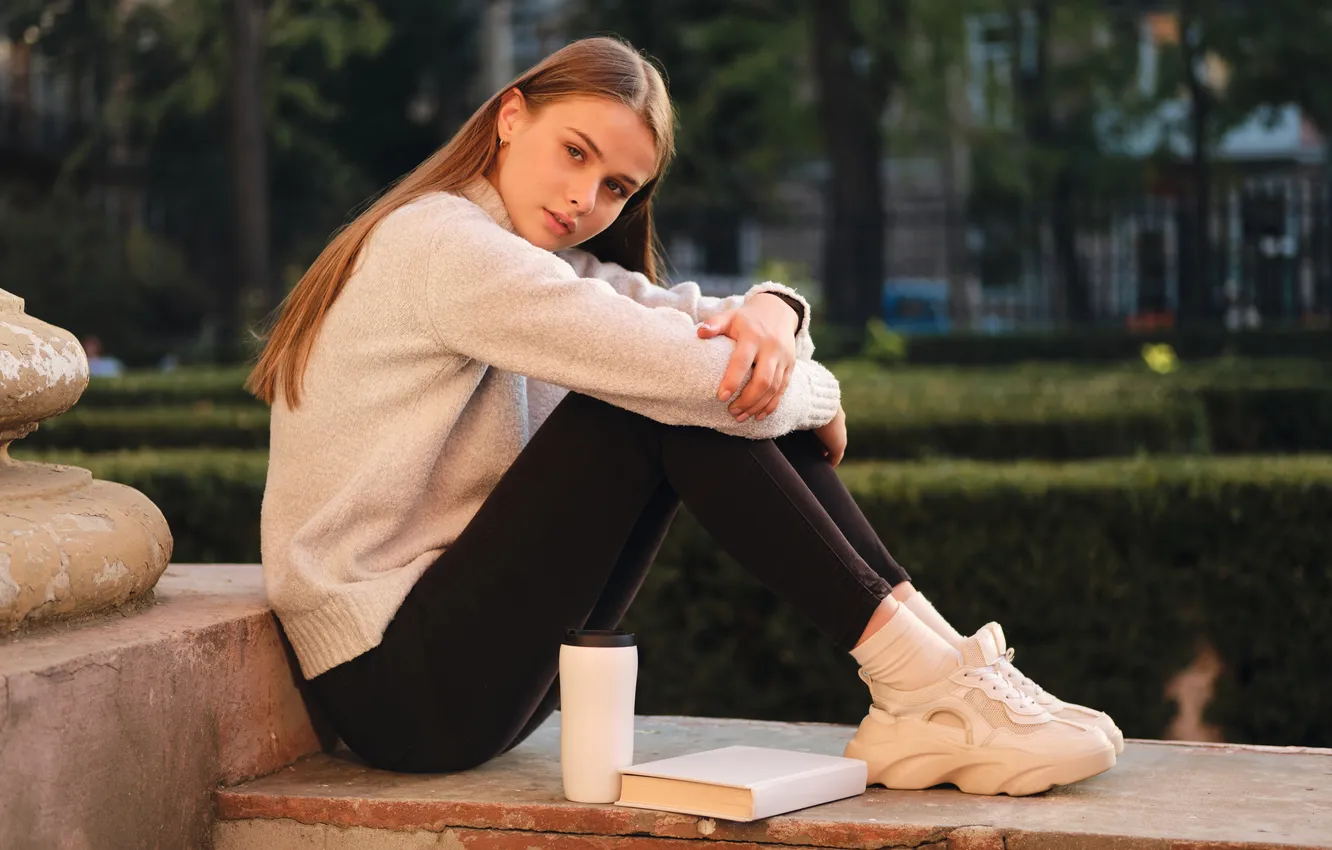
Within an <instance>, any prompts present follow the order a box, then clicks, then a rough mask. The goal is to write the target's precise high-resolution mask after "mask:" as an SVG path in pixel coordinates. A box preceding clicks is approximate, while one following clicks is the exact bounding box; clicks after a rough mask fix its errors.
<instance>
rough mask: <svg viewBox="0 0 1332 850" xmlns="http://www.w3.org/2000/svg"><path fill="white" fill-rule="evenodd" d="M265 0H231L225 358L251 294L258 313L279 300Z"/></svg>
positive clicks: (222, 309)
mask: <svg viewBox="0 0 1332 850" xmlns="http://www.w3.org/2000/svg"><path fill="white" fill-rule="evenodd" d="M263 4H264V0H232V2H231V9H232V19H231V23H232V28H231V164H232V187H233V210H232V212H233V219H232V221H233V228H234V238H235V242H234V245H235V248H234V252H233V258H234V262H235V271H236V273H235V274H234V275H232V276H231V279H230V281H229V282H228V284H227V285H226V286H225V287H224V288H223V291H222V292H220V293H219V301H220V303H219V316H220V319H221V321H220V328H219V330H220V334H219V338H218V344H219V347H220V349H221V352H220V353H221V354H222V356H223V357H226V358H229V357H231V356H235V355H236V354H238V353H241V352H240V347H241V344H242V332H243V326H244V324H245V322H246V321H247V319H248V318H249V316H248V313H249V311H248V310H247V309H246V307H247V302H248V301H249V300H250V299H253V303H254V304H255V306H256V307H257V308H258V310H257V312H258V313H259V314H260V315H264V314H267V313H268V312H269V311H270V310H271V309H272V308H273V307H275V306H276V305H277V303H278V302H279V301H280V300H281V293H279V292H275V291H270V275H269V242H268V239H269V232H268V156H267V149H266V143H265V137H264V102H263V61H264V59H263V44H264V5H263Z"/></svg>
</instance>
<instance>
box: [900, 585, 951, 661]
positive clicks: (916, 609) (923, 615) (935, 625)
mask: <svg viewBox="0 0 1332 850" xmlns="http://www.w3.org/2000/svg"><path fill="white" fill-rule="evenodd" d="M902 604H903V605H905V606H906V607H908V608H910V609H911V613H912V614H915V615H916V616H917V617H919V618H920V621H921V622H922V623H924V624H925V625H927V626H929V627H930V628H932V629H934V632H935V634H937V635H939V637H941V638H943V639H944V640H946V641H948V643H949V644H951V645H952V646H954V647H958V646H961V645H962V641H964V640H966V638H965V637H963V636H962V635H960V634H958V633H957V629H955V628H953V627H952V625H951V624H949V622H948V621H947V620H945V619H944V618H943V614H940V613H939V612H938V611H936V610H934V606H933V605H932V604H930V600H928V599H926V598H925V594H923V593H921V592H919V591H917V592H916V593H913V594H911V596H909V597H908V598H907V601H906V602H903V603H902Z"/></svg>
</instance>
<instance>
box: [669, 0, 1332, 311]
mask: <svg viewBox="0 0 1332 850" xmlns="http://www.w3.org/2000/svg"><path fill="white" fill-rule="evenodd" d="M1017 22H1018V24H1017V25H1018V26H1019V27H1020V28H1021V30H1020V31H1019V32H1017V33H1014V32H1013V30H1012V27H1013V23H1014V19H1013V18H1012V17H1010V16H1008V15H1006V14H993V15H979V16H975V17H973V18H971V19H970V20H969V21H968V23H967V27H966V32H967V44H966V51H965V52H966V55H967V59H968V61H967V71H968V73H967V75H966V78H965V80H964V83H963V85H962V86H961V87H960V88H959V89H958V90H956V91H955V92H954V93H953V98H952V102H951V103H950V104H949V107H948V109H949V112H950V114H951V115H952V116H953V118H952V120H954V121H956V127H957V131H956V132H955V134H954V137H953V139H952V141H951V144H949V145H947V146H946V149H945V150H942V151H940V152H939V153H937V154H933V155H929V156H901V155H897V156H893V157H890V158H889V159H888V160H886V161H885V162H884V164H883V169H882V173H881V175H880V177H881V179H882V180H884V182H885V185H886V189H887V191H886V197H887V210H886V213H887V219H888V223H887V231H886V233H885V243H886V244H885V252H886V278H887V279H888V280H899V281H922V280H923V281H930V280H933V281H941V282H945V283H947V284H948V285H949V287H950V288H951V289H952V290H953V291H954V293H955V297H954V303H955V305H956V304H958V303H961V304H964V305H965V307H964V312H966V313H967V314H969V315H967V316H965V317H962V318H964V319H965V320H968V321H969V322H970V324H971V325H972V326H975V327H991V328H995V329H1006V328H1018V327H1047V326H1051V325H1054V324H1057V323H1059V321H1060V314H1061V304H1060V294H1059V287H1058V286H1057V278H1058V274H1059V272H1058V264H1057V258H1056V256H1055V251H1054V249H1053V247H1052V241H1053V238H1052V234H1051V233H1050V232H1049V231H1048V225H1044V224H1042V223H1041V221H1040V215H1041V214H1042V211H1040V210H1035V211H1032V210H1021V209H1018V208H1016V207H1014V208H1012V209H1008V210H1002V211H999V212H997V213H995V214H993V215H988V216H980V217H978V216H977V213H976V211H975V209H974V208H973V206H972V200H973V198H972V190H973V185H972V184H973V175H971V174H970V173H969V164H970V162H971V160H972V150H971V149H970V146H969V142H968V141H967V140H968V138H970V137H971V136H972V135H973V133H972V131H973V130H975V129H978V128H981V129H984V128H997V129H1001V130H1002V129H1012V124H1013V116H1012V106H1011V105H1012V103H1013V97H1014V94H1013V91H1012V87H1013V81H1014V78H1015V71H1019V72H1020V71H1021V70H1022V68H1023V67H1024V66H1028V65H1031V64H1032V63H1034V61H1035V59H1034V56H1033V55H1032V53H1033V51H1034V50H1035V49H1036V46H1035V37H1034V34H1033V33H1032V32H1031V31H1030V28H1031V27H1034V26H1035V22H1034V20H1032V19H1030V18H1029V17H1023V16H1021V15H1019V16H1018V17H1017ZM1136 35H1137V39H1138V57H1139V61H1138V68H1139V79H1138V85H1139V86H1140V87H1141V88H1142V90H1143V92H1144V93H1147V92H1150V91H1153V90H1155V88H1156V86H1157V74H1158V73H1159V70H1158V69H1159V68H1160V66H1161V64H1162V55H1163V53H1164V52H1165V51H1168V50H1173V49H1177V48H1176V46H1175V45H1176V42H1177V39H1178V26H1177V23H1176V21H1175V18H1174V16H1173V15H1167V14H1161V13H1155V12H1152V13H1146V14H1144V15H1143V16H1142V17H1141V19H1140V21H1139V26H1138V27H1137V33H1136ZM1054 49H1056V50H1057V49H1060V47H1059V46H1058V45H1056V46H1055V47H1054ZM1205 73H1206V74H1207V75H1208V77H1209V82H1210V83H1211V84H1212V85H1215V86H1218V87H1223V86H1224V83H1225V78H1226V75H1227V69H1226V68H1224V67H1223V65H1222V64H1221V63H1219V62H1217V61H1216V60H1215V58H1214V57H1212V58H1209V60H1208V61H1207V62H1206V63H1205ZM1189 111H1190V105H1189V102H1188V100H1187V97H1186V96H1185V94H1184V93H1181V94H1180V96H1178V97H1176V98H1174V99H1169V100H1166V101H1165V102H1164V103H1162V104H1161V105H1160V107H1159V108H1158V109H1157V111H1156V112H1155V114H1153V115H1151V116H1149V117H1148V118H1147V119H1146V120H1145V121H1141V122H1135V124H1134V125H1133V130H1132V132H1129V133H1127V134H1125V133H1122V132H1120V133H1117V132H1116V128H1117V127H1118V122H1117V120H1116V119H1117V118H1119V116H1116V115H1112V114H1108V113H1107V114H1104V115H1102V116H1099V118H1098V123H1099V124H1100V125H1101V126H1102V127H1103V128H1104V131H1103V133H1102V136H1101V138H1100V139H1099V140H1098V144H1099V146H1100V148H1101V150H1102V152H1103V154H1105V155H1108V156H1109V157H1112V158H1114V157H1119V158H1123V159H1125V160H1129V161H1134V160H1137V161H1141V160H1145V159H1148V158H1152V159H1153V160H1154V161H1156V162H1158V163H1159V162H1161V161H1162V160H1164V161H1166V162H1167V163H1168V164H1167V166H1166V167H1165V168H1159V166H1158V171H1159V176H1158V177H1157V178H1156V179H1155V180H1154V181H1153V182H1152V183H1151V184H1149V185H1148V186H1147V187H1146V188H1145V191H1143V192H1141V193H1139V194H1137V195H1135V196H1134V197H1130V198H1123V197H1121V198H1109V197H1098V196H1094V195H1092V194H1090V193H1087V192H1082V193H1080V194H1079V195H1078V196H1077V197H1076V198H1075V206H1076V209H1077V212H1078V216H1079V219H1080V224H1079V228H1078V233H1077V237H1076V245H1077V253H1078V256H1079V258H1080V261H1081V263H1082V266H1083V273H1084V274H1085V278H1086V284H1087V288H1088V290H1089V297H1090V300H1091V307H1092V314H1093V317H1094V318H1095V319H1096V320H1097V321H1100V322H1102V323H1106V324H1119V325H1121V326H1123V325H1131V324H1133V323H1134V322H1138V321H1148V322H1150V321H1165V322H1169V321H1170V320H1171V319H1170V317H1171V316H1172V315H1173V313H1174V311H1175V310H1176V308H1177V305H1178V301H1179V296H1180V280H1181V276H1183V275H1188V274H1193V273H1194V272H1193V271H1192V269H1190V268H1188V266H1187V254H1188V252H1187V251H1186V250H1185V248H1186V244H1185V242H1186V234H1185V230H1186V229H1187V228H1186V227H1185V226H1184V225H1183V224H1182V222H1185V221H1186V219H1187V217H1188V216H1189V215H1191V214H1192V210H1191V209H1190V208H1189V205H1188V202H1187V193H1188V187H1189V186H1190V185H1191V183H1190V180H1191V177H1190V174H1189V161H1190V158H1191V156H1192V145H1191V141H1190V137H1189V134H1188V132H1187V127H1188V118H1189V114H1190V112H1189ZM1328 159H1329V152H1328V148H1327V142H1326V140H1324V139H1323V138H1322V137H1321V136H1320V135H1319V134H1318V132H1317V131H1316V130H1315V128H1314V126H1313V125H1312V123H1311V122H1310V121H1309V120H1308V119H1307V118H1305V116H1303V115H1302V114H1301V112H1300V110H1299V109H1298V108H1297V107H1295V106H1292V105H1288V104H1273V105H1272V107H1271V108H1269V109H1264V110H1261V111H1260V113H1258V114H1254V115H1252V116H1249V117H1248V119H1247V120H1245V121H1243V122H1242V123H1240V124H1238V125H1237V126H1235V127H1233V128H1231V129H1230V130H1229V131H1228V132H1226V133H1225V134H1224V135H1223V136H1222V138H1221V139H1220V140H1219V141H1218V142H1217V144H1216V146H1215V149H1214V151H1213V152H1212V156H1211V161H1212V162H1213V164H1214V169H1213V173H1214V178H1213V188H1212V200H1211V203H1210V217H1209V220H1208V221H1207V222H1206V227H1207V228H1208V232H1209V234H1210V239H1211V243H1212V246H1213V269H1212V271H1213V273H1214V274H1213V277H1214V279H1213V280H1211V281H1209V282H1208V290H1209V293H1211V295H1209V297H1210V298H1211V299H1212V300H1213V301H1215V302H1218V303H1216V304H1215V305H1214V306H1215V309H1216V311H1217V312H1218V313H1227V315H1228V320H1231V321H1240V322H1244V321H1247V322H1249V323H1252V322H1253V321H1254V317H1257V321H1265V322H1268V323H1271V322H1280V323H1299V322H1308V321H1318V320H1319V318H1318V317H1320V316H1321V317H1323V319H1324V320H1325V319H1326V317H1327V315H1328V314H1329V313H1332V239H1330V237H1332V223H1330V222H1329V216H1328V212H1329V209H1332V197H1330V196H1329V186H1328V183H1327V180H1326V174H1327V171H1326V168H1327V166H1326V163H1327V162H1328ZM826 173H827V166H826V163H817V162H816V163H811V164H809V165H808V166H806V167H805V168H803V169H801V170H800V172H799V173H796V174H793V175H791V177H790V179H789V180H788V181H786V182H785V184H784V185H783V187H782V189H781V192H780V197H781V203H780V204H779V206H780V207H782V208H785V209H792V210H800V211H801V212H800V214H799V215H798V216H797V217H790V216H786V217H784V218H781V219H779V218H777V217H768V218H765V219H764V220H763V221H757V222H756V221H746V222H739V223H737V225H736V227H737V229H738V230H739V232H740V233H741V234H742V236H741V238H739V239H738V240H737V242H738V244H741V245H745V246H749V248H748V250H743V251H742V254H741V257H740V258H739V265H740V267H741V274H740V275H739V276H738V277H739V278H741V279H742V280H737V281H734V282H729V283H728V282H726V281H719V282H718V285H717V286H715V287H714V288H715V289H718V290H721V289H726V288H732V289H733V288H736V287H738V286H739V285H740V284H741V283H743V281H744V280H747V279H748V278H749V277H752V276H754V275H756V274H757V272H758V261H759V258H762V259H764V260H777V261H781V262H784V263H788V264H794V265H796V266H797V267H802V268H806V269H810V270H812V271H813V272H814V273H815V274H817V269H818V268H819V266H820V263H821V254H820V252H821V246H822V231H823V228H824V227H825V226H826V224H825V221H826V219H825V215H824V211H823V206H824V199H823V195H822V191H821V186H822V183H823V180H824V175H826ZM1046 214H1047V215H1048V211H1046ZM687 247H688V246H686V248H687ZM684 256H685V257H686V258H688V257H690V256H691V255H690V253H689V251H688V250H686V251H685V252H684ZM686 269H687V271H690V272H692V273H694V274H695V275H697V276H700V277H707V274H706V271H707V270H706V269H701V268H693V269H689V268H688V267H687V264H686ZM1241 308H1242V316H1245V317H1247V318H1239V319H1236V318H1235V317H1236V316H1237V315H1241V314H1238V313H1236V312H1235V311H1236V310H1237V309H1241Z"/></svg>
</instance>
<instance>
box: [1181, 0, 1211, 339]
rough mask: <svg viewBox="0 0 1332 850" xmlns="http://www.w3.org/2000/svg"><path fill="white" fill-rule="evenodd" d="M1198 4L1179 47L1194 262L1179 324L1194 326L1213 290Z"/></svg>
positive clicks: (1188, 7) (1207, 108)
mask: <svg viewBox="0 0 1332 850" xmlns="http://www.w3.org/2000/svg"><path fill="white" fill-rule="evenodd" d="M1198 18H1199V15H1198V8H1197V3H1196V0H1184V3H1183V4H1182V7H1181V9H1180V15H1179V45H1180V50H1181V51H1182V53H1183V59H1184V78H1185V80H1186V81H1187V84H1188V89H1189V107H1190V109H1189V119H1190V120H1189V131H1190V136H1191V137H1192V141H1193V152H1192V158H1191V163H1190V166H1191V170H1192V172H1193V193H1192V200H1193V205H1192V206H1193V210H1192V215H1191V216H1190V218H1191V219H1192V222H1191V223H1192V228H1191V229H1192V239H1191V240H1190V242H1191V247H1192V252H1191V253H1192V259H1193V263H1192V266H1193V273H1192V274H1190V275H1185V276H1182V277H1181V278H1180V281H1179V323H1180V324H1191V323H1194V322H1198V321H1201V320H1203V319H1205V318H1207V312H1208V299H1209V296H1210V294H1211V290H1212V273H1211V270H1212V233H1211V228H1210V227H1209V223H1210V222H1209V219H1210V212H1211V209H1210V208H1211V173H1210V172H1211V168H1210V163H1209V161H1208V139H1207V125H1208V122H1209V121H1210V120H1211V101H1210V94H1209V92H1208V91H1207V85H1206V82H1205V81H1204V80H1203V79H1202V78H1201V77H1200V76H1199V74H1198V63H1199V62H1200V60H1201V59H1202V57H1203V56H1206V55H1207V51H1206V48H1205V47H1204V45H1203V39H1202V22H1201V21H1200V20H1199V19H1198Z"/></svg>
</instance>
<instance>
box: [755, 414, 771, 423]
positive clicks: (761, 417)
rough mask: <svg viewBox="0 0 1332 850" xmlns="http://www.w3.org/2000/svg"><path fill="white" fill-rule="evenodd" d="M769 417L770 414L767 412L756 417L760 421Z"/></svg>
mask: <svg viewBox="0 0 1332 850" xmlns="http://www.w3.org/2000/svg"><path fill="white" fill-rule="evenodd" d="M767 417H768V414H766V413H760V414H759V415H758V416H755V417H754V418H755V419H757V420H758V421H760V422H762V421H763V420H764V419H766V418H767Z"/></svg>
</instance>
